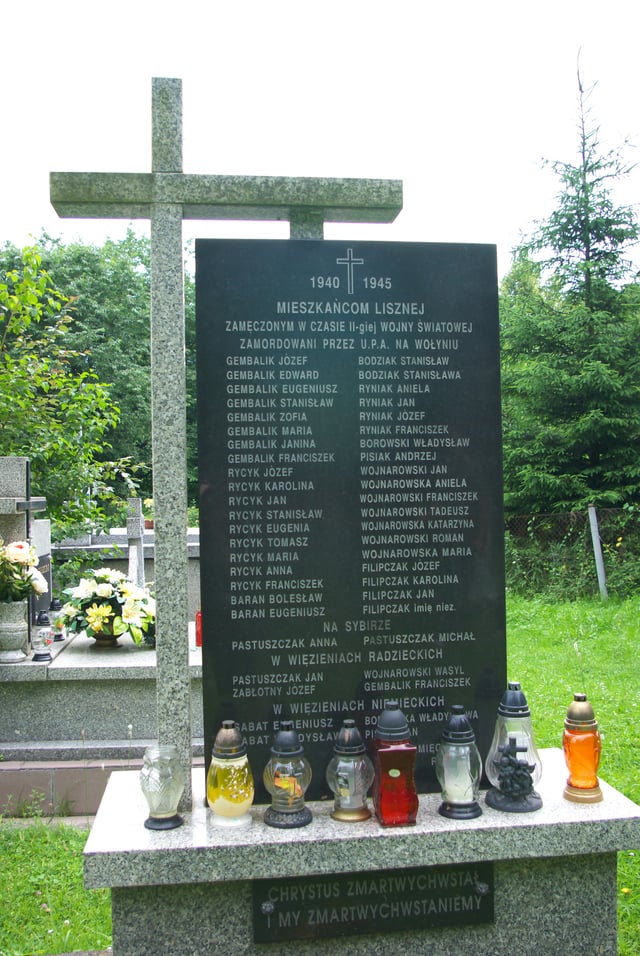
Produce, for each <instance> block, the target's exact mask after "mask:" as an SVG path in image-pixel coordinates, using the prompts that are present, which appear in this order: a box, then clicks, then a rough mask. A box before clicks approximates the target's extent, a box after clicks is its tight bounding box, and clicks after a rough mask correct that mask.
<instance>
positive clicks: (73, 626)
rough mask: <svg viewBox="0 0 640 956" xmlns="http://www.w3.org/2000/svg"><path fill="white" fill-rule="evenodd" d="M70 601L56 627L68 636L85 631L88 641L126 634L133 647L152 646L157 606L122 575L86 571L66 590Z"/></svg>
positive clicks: (146, 594)
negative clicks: (91, 638) (62, 628)
mask: <svg viewBox="0 0 640 956" xmlns="http://www.w3.org/2000/svg"><path fill="white" fill-rule="evenodd" d="M64 593H65V594H68V595H69V600H68V601H67V603H66V604H65V605H64V606H63V608H62V610H61V612H60V613H59V614H58V615H57V617H56V623H58V624H60V625H62V626H64V627H66V628H67V631H70V632H71V633H78V632H79V631H85V633H86V634H87V636H88V637H94V638H98V639H99V638H100V637H106V636H111V635H113V636H115V637H120V636H121V635H123V634H128V635H129V636H130V637H131V638H132V639H133V640H134V641H135V643H136V644H142V643H143V642H144V643H145V644H148V645H151V646H154V645H155V634H156V602H155V600H154V598H153V597H152V596H151V594H150V593H149V591H148V589H147V588H141V587H139V586H138V585H137V584H135V583H134V582H133V581H131V580H129V578H127V576H126V575H125V574H123V573H122V572H121V571H114V570H113V569H112V568H98V569H97V570H93V571H89V572H88V573H87V576H86V577H84V578H81V579H80V583H79V584H78V585H77V587H75V588H66V590H65V592H64Z"/></svg>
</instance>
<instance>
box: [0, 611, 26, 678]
mask: <svg viewBox="0 0 640 956" xmlns="http://www.w3.org/2000/svg"><path fill="white" fill-rule="evenodd" d="M27 607H28V602H27V601H0V664H18V663H19V662H20V661H24V660H25V659H26V657H27V655H26V654H25V652H24V649H25V647H26V646H27V637H28V634H29V625H28V622H27Z"/></svg>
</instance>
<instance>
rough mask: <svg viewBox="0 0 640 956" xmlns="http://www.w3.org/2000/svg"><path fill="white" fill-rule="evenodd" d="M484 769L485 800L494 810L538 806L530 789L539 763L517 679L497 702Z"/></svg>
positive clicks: (524, 810)
mask: <svg viewBox="0 0 640 956" xmlns="http://www.w3.org/2000/svg"><path fill="white" fill-rule="evenodd" d="M485 771H486V774H487V777H488V778H489V781H490V782H491V784H492V789H491V790H489V791H488V792H487V795H486V797H485V802H486V803H487V805H488V806H490V807H493V809H494V810H504V811H506V812H507V813H527V812H529V811H532V810H539V809H540V807H541V806H542V799H541V798H540V795H539V794H538V793H536V791H535V790H534V787H535V785H536V783H537V782H538V780H539V779H540V777H541V775H542V763H541V760H540V755H539V754H538V751H537V749H536V745H535V741H534V738H533V726H532V723H531V711H530V710H529V705H528V704H527V699H526V697H525V696H524V694H523V692H522V689H521V687H520V684H519V683H518V682H517V681H514V682H511V683H510V684H509V686H508V688H507V690H506V691H505V692H504V694H503V697H502V700H501V701H500V705H499V707H498V718H497V720H496V726H495V730H494V734H493V740H492V741H491V746H490V747H489V753H488V755H487V759H486V761H485Z"/></svg>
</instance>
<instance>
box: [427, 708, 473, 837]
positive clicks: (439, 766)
mask: <svg viewBox="0 0 640 956" xmlns="http://www.w3.org/2000/svg"><path fill="white" fill-rule="evenodd" d="M481 775H482V761H481V760H480V754H479V753H478V748H477V747H476V738H475V734H474V732H473V730H472V729H471V724H470V723H469V721H468V719H467V715H466V714H465V710H464V707H462V706H461V705H460V704H454V705H453V706H452V708H451V715H450V717H449V721H448V723H447V726H446V729H445V730H444V732H443V734H442V739H441V741H440V743H439V745H438V751H437V753H436V776H437V777H438V780H439V781H440V786H441V788H442V803H441V804H440V806H439V807H438V813H440V814H442V816H443V817H449V818H450V819H452V820H471V819H473V818H474V817H479V816H480V815H481V814H482V810H481V808H480V804H479V803H478V794H479V792H480V777H481Z"/></svg>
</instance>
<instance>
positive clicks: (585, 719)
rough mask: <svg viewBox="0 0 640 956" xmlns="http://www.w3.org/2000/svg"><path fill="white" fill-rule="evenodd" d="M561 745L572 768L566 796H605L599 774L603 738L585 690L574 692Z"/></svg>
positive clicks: (588, 799) (592, 799)
mask: <svg viewBox="0 0 640 956" xmlns="http://www.w3.org/2000/svg"><path fill="white" fill-rule="evenodd" d="M562 749H563V750H564V759H565V762H566V764H567V768H568V770H569V777H568V779H567V785H566V787H565V788H564V797H565V799H566V800H572V801H573V802H574V803H598V801H600V800H602V790H601V789H600V785H599V783H598V776H597V774H598V765H599V763H600V751H601V742H600V734H599V732H598V723H597V721H596V718H595V715H594V713H593V707H592V706H591V704H590V703H589V701H588V700H587V695H586V694H574V695H573V701H572V703H571V706H570V707H569V710H568V711H567V716H566V719H565V722H564V734H563V736H562Z"/></svg>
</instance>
